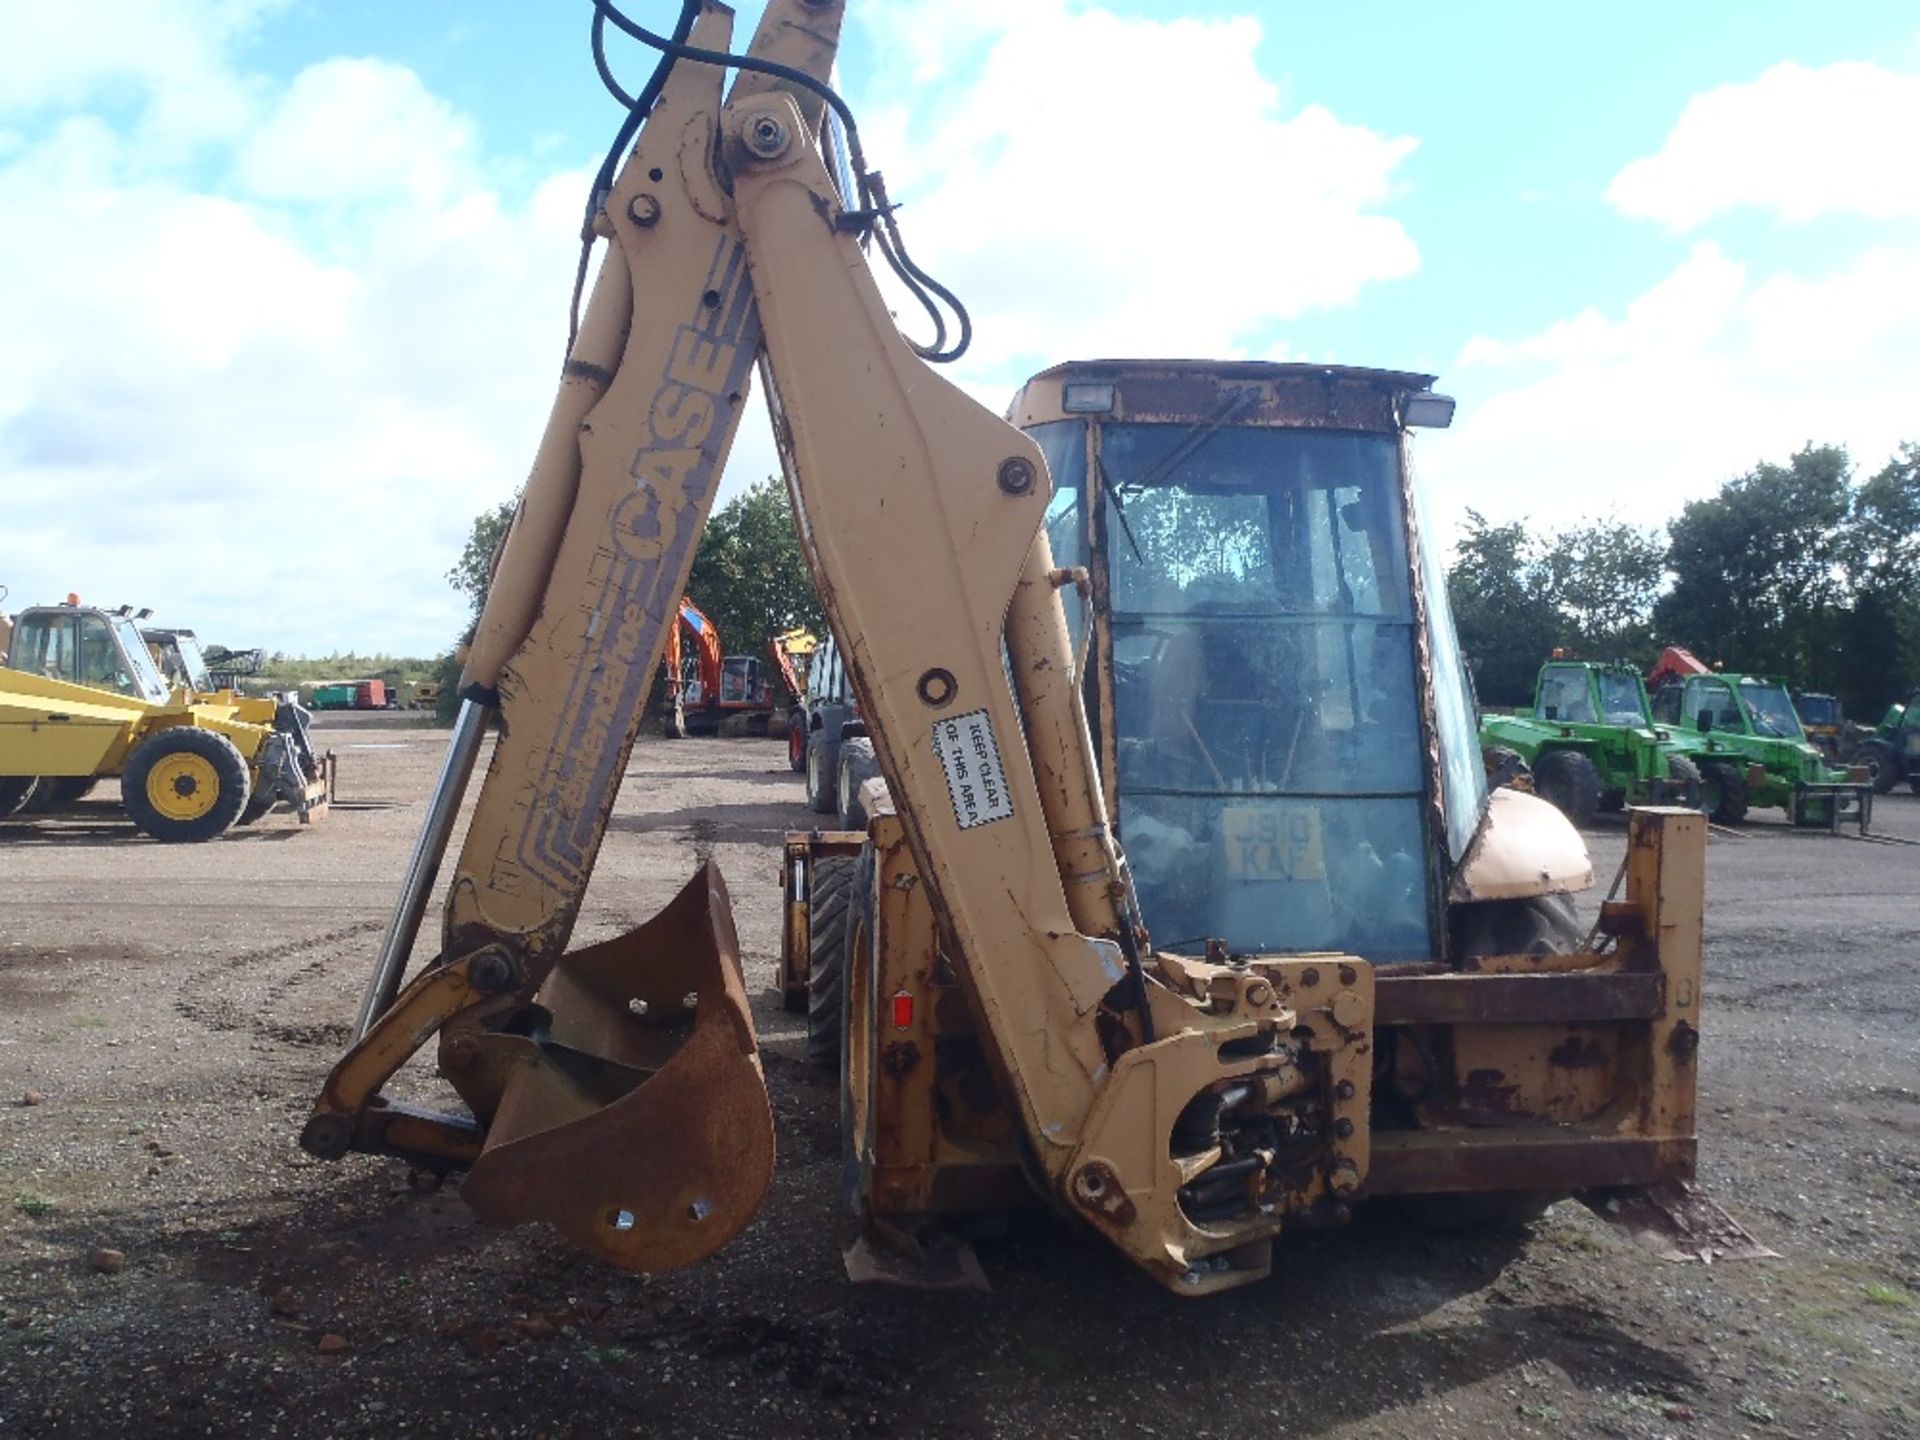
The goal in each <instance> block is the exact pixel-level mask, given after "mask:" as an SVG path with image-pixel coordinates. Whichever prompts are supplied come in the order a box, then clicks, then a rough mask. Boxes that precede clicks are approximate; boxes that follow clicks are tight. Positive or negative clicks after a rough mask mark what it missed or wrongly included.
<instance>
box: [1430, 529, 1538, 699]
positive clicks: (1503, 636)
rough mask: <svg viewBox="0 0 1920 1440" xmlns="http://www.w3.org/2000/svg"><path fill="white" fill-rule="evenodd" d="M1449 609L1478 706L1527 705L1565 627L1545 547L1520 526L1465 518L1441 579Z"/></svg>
mask: <svg viewBox="0 0 1920 1440" xmlns="http://www.w3.org/2000/svg"><path fill="white" fill-rule="evenodd" d="M1447 601H1448V603H1449V604H1450V605H1451V606H1452V608H1453V621H1454V625H1455V626H1456V627H1457V628H1458V630H1459V632H1460V648H1461V649H1462V650H1464V651H1465V652H1466V655H1467V659H1468V662H1469V663H1470V664H1471V666H1472V668H1473V679H1474V686H1475V688H1476V689H1477V690H1478V692H1479V695H1480V699H1481V701H1482V702H1483V703H1484V704H1488V705H1524V704H1527V703H1528V702H1529V701H1530V700H1532V698H1533V681H1534V676H1535V675H1537V674H1538V673H1539V670H1540V662H1541V661H1542V660H1545V659H1546V658H1547V656H1548V654H1549V653H1550V652H1551V651H1552V649H1553V647H1554V644H1555V643H1556V641H1557V640H1558V639H1559V637H1560V636H1561V635H1562V633H1563V632H1564V631H1565V630H1566V629H1567V626H1568V621H1567V617H1566V616H1565V615H1564V614H1563V613H1562V612H1561V610H1560V609H1559V607H1558V606H1557V605H1556V604H1555V602H1554V599H1553V575H1552V573H1551V570H1550V568H1549V566H1548V564H1547V562H1546V550H1545V547H1543V546H1542V545H1540V543H1539V542H1538V541H1537V540H1535V539H1534V537H1533V536H1532V535H1531V534H1529V533H1528V530H1527V527H1526V522H1525V521H1522V520H1514V521H1509V522H1508V523H1506V524H1504V525H1494V524H1491V523H1489V522H1488V520H1487V518H1486V517H1485V516H1484V515H1482V514H1481V513H1480V512H1479V511H1477V510H1469V511H1467V529H1466V534H1465V536H1464V537H1463V538H1462V539H1461V541H1460V544H1459V548H1458V551H1457V553H1456V556H1455V559H1454V563H1453V566H1452V568H1451V569H1449V570H1448V571H1447Z"/></svg>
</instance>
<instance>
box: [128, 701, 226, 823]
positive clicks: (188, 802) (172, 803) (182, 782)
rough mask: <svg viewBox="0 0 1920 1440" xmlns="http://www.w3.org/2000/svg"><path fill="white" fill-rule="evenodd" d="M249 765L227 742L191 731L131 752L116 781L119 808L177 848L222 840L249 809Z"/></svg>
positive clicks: (173, 730)
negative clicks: (178, 846) (198, 841)
mask: <svg viewBox="0 0 1920 1440" xmlns="http://www.w3.org/2000/svg"><path fill="white" fill-rule="evenodd" d="M250 794H251V787H250V785H249V784H248V780H247V762H246V761H245V760H243V759H241V758H240V752H239V751H238V750H236V749H234V747H233V742H232V741H231V740H229V739H227V737H226V736H224V735H222V734H220V733H218V732H217V731H213V730H199V729H196V728H194V727H193V726H191V725H176V726H172V727H170V728H168V729H165V730H159V731H156V732H155V733H153V734H152V735H149V736H148V737H147V738H146V739H144V740H142V741H141V742H140V743H139V744H138V745H136V746H134V749H133V753H132V754H131V755H129V756H128V757H127V765H126V769H125V771H124V772H123V773H122V774H121V776H120V795H121V803H123V804H124V805H125V806H126V809H127V814H128V815H129V816H130V817H131V818H132V820H133V823H134V824H135V825H138V826H139V827H140V828H141V829H142V830H144V831H146V832H147V834H149V835H151V836H152V837H153V838H154V839H156V840H163V841H166V842H168V843H169V844H178V843H184V842H190V841H196V840H211V839H213V838H214V837H215V836H216V835H221V834H224V833H225V832H226V831H227V830H228V829H229V828H230V827H231V826H232V825H233V823H234V822H235V821H236V820H238V819H239V818H240V815H241V812H243V811H244V810H245V809H246V808H247V800H248V798H249V796H250Z"/></svg>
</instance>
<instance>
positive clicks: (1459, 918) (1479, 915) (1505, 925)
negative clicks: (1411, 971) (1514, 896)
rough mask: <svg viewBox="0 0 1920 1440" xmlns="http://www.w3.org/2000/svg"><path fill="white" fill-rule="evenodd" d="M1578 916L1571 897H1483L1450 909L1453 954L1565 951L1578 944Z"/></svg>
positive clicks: (1518, 953)
mask: <svg viewBox="0 0 1920 1440" xmlns="http://www.w3.org/2000/svg"><path fill="white" fill-rule="evenodd" d="M1581 939H1582V934H1581V930H1580V917H1579V915H1578V914H1577V913H1576V912H1575V910H1574V908H1573V897H1572V896H1570V895H1534V896H1531V897H1529V898H1527V899H1525V900H1487V901H1482V902H1481V903H1480V904H1477V905H1459V906H1456V907H1454V912H1453V953H1454V954H1455V955H1456V956H1458V957H1460V958H1461V959H1474V958H1477V957H1480V956H1485V955H1567V954H1571V953H1572V952H1573V951H1574V950H1576V949H1578V948H1579V946H1580V941H1581Z"/></svg>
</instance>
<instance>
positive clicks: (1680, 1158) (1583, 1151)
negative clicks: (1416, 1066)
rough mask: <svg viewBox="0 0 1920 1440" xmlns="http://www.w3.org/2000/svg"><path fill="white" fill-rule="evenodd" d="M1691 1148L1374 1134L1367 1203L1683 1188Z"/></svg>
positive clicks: (1461, 1134)
mask: <svg viewBox="0 0 1920 1440" xmlns="http://www.w3.org/2000/svg"><path fill="white" fill-rule="evenodd" d="M1693 1173H1694V1142H1693V1140H1692V1139H1691V1138H1687V1139H1660V1140H1650V1139H1644V1138H1640V1137H1637V1136H1636V1137H1628V1138H1621V1137H1618V1136H1612V1135H1606V1134H1600V1133H1596V1132H1595V1131H1592V1130H1584V1131H1583V1130H1573V1129H1569V1128H1566V1127H1561V1126H1538V1127H1533V1128H1531V1129H1530V1130H1520V1129H1506V1130H1452V1131H1421V1130H1412V1131H1393V1132H1380V1131H1376V1132H1375V1133H1374V1137H1373V1165H1372V1168H1371V1169H1370V1170H1369V1172H1368V1174H1367V1189H1366V1193H1367V1194H1369V1195H1440V1194H1461V1193H1468V1192H1475V1191H1502V1190H1532V1191H1542V1190H1545V1191H1556V1192H1557V1191H1568V1190H1586V1189H1590V1188H1593V1187H1595V1186H1602V1185H1655V1184H1658V1183H1660V1182H1661V1181H1663V1180H1691V1179H1692V1178H1693Z"/></svg>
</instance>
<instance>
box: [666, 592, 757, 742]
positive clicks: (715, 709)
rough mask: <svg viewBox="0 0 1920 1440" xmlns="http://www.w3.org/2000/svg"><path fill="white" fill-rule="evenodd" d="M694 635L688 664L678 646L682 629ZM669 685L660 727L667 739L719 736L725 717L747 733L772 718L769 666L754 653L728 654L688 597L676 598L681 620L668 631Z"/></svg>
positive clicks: (712, 626) (716, 631)
mask: <svg viewBox="0 0 1920 1440" xmlns="http://www.w3.org/2000/svg"><path fill="white" fill-rule="evenodd" d="M682 630H685V631H686V633H687V634H689V635H691V636H693V638H694V653H693V656H692V664H691V665H689V664H688V661H687V658H686V657H685V656H684V655H683V653H682V651H681V648H680V633H681V631H682ZM666 672H667V677H668V678H667V683H668V685H669V687H670V695H669V705H670V707H671V708H670V710H669V712H668V714H667V716H666V718H665V720H664V721H663V722H662V725H661V729H662V731H663V732H664V733H665V734H666V736H667V738H668V739H672V740H677V739H679V738H681V737H682V736H685V735H717V734H718V733H719V732H720V727H721V726H722V725H723V724H725V723H726V722H727V721H728V720H729V719H734V718H738V719H739V720H740V721H741V722H742V723H743V725H744V726H745V728H746V729H747V730H749V731H757V732H758V733H760V734H765V733H766V727H767V724H768V721H769V720H770V719H771V718H772V716H773V710H774V694H773V669H772V667H771V666H769V665H768V664H767V663H766V662H765V661H763V660H761V659H760V657H759V656H757V655H728V654H726V653H724V652H723V650H722V649H721V644H720V628H719V627H718V626H717V625H715V624H714V623H713V621H711V620H709V619H708V618H707V617H706V615H705V614H704V613H703V612H702V611H701V609H700V607H699V606H698V605H696V604H694V603H693V601H692V600H691V599H690V598H688V597H687V596H684V595H683V596H681V597H680V612H679V624H677V625H675V626H673V627H672V628H671V629H670V630H669V631H668V635H667V655H666Z"/></svg>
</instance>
